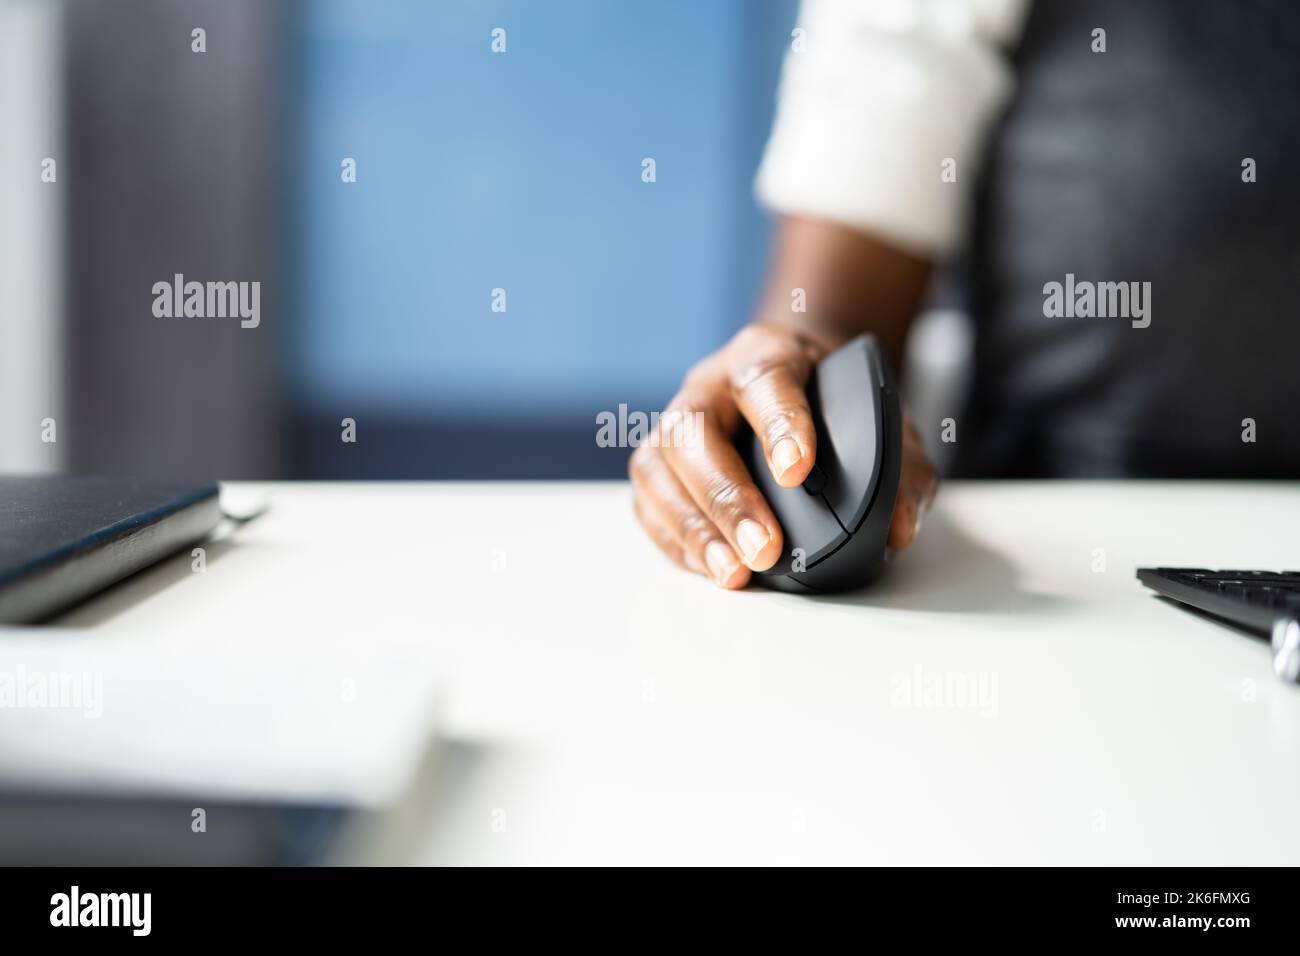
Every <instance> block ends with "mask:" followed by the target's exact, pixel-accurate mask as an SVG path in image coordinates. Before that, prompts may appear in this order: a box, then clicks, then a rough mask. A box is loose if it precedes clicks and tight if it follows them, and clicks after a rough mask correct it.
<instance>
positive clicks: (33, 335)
mask: <svg viewBox="0 0 1300 956" xmlns="http://www.w3.org/2000/svg"><path fill="white" fill-rule="evenodd" d="M62 8H63V4H62V3H61V2H59V0H0V471H3V472H10V473H12V472H20V471H22V472H31V471H50V470H56V469H58V468H59V466H60V464H61V460H62V456H61V455H60V454H59V448H60V445H59V443H58V442H56V443H55V444H45V443H43V442H42V441H41V421H42V419H45V418H54V419H55V420H56V423H57V429H58V431H57V432H56V434H57V437H58V438H59V439H60V441H62V440H63V439H64V427H65V425H66V424H67V423H66V422H64V420H63V418H62V416H61V414H60V413H61V409H62V391H63V389H62V335H61V328H60V326H61V311H60V300H61V290H62V286H63V281H64V275H63V264H62V261H61V255H62V243H61V232H62V225H63V223H62V214H63V211H62V200H63V192H62V191H63V189H64V178H65V174H66V171H67V169H68V165H67V164H68V163H69V162H70V161H71V159H70V157H67V156H65V155H63V152H62V149H61V142H60V140H61V128H60V127H61V118H62V116H61V114H62V108H61V102H60V99H61V93H60V74H61V62H60V47H59V40H60V20H61V13H62ZM45 157H52V158H53V159H54V160H55V161H56V163H57V174H58V180H59V181H58V182H56V183H53V184H46V183H43V182H41V161H42V160H43V159H44V158H45Z"/></svg>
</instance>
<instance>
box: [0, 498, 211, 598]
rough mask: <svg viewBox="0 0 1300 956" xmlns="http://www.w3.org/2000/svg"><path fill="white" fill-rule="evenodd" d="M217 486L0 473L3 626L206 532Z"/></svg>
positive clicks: (86, 593) (96, 587) (86, 592)
mask: <svg viewBox="0 0 1300 956" xmlns="http://www.w3.org/2000/svg"><path fill="white" fill-rule="evenodd" d="M217 491H218V489H217V485H216V484H215V483H208V484H188V483H181V482H150V481H136V480H134V479H130V478H94V477H71V476H51V477H26V478H7V477H3V476H0V624H28V623H33V622H36V621H40V620H43V619H45V618H48V617H50V616H52V615H54V614H56V613H58V612H59V611H62V610H65V609H66V608H69V607H71V606H72V605H73V604H76V603H77V602H78V601H81V600H84V599H85V598H87V597H90V595H92V594H94V593H96V592H97V591H100V590H103V589H104V588H106V587H108V586H109V585H110V584H113V583H115V582H117V581H120V580H122V579H123V578H125V577H128V576H129V575H132V574H134V573H135V572H137V571H139V570H141V569H142V568H145V567H148V566H149V565H151V564H153V563H154V562H156V561H158V560H160V559H162V558H165V557H167V556H168V555H169V554H172V553H173V552H175V551H178V550H179V549H181V548H184V547H186V546H187V545H191V544H193V543H194V542H196V541H198V540H200V539H202V538H203V537H205V536H206V535H208V534H209V533H210V532H211V531H212V530H213V529H214V528H215V527H216V526H217V524H218V522H220V520H221V505H220V501H219V499H218V494H217Z"/></svg>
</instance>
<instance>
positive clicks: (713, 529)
mask: <svg viewBox="0 0 1300 956" xmlns="http://www.w3.org/2000/svg"><path fill="white" fill-rule="evenodd" d="M929 274H930V264H929V263H928V262H925V261H924V260H921V259H917V258H915V257H913V256H910V255H908V254H906V253H904V252H901V251H899V250H897V249H894V248H892V247H890V246H888V245H885V244H883V243H881V242H878V241H876V240H875V239H872V238H871V237H869V236H867V235H865V234H863V233H860V232H857V231H855V230H852V229H848V228H845V227H842V226H837V225H831V224H829V223H822V222H814V221H810V220H802V219H786V220H783V221H782V223H781V225H780V227H779V228H778V231H777V240H776V246H775V253H774V256H773V261H772V265H771V269H770V270H769V278H768V284H767V289H766V292H765V293H764V296H763V300H762V303H761V304H760V307H759V309H758V312H757V314H756V316H755V320H754V322H753V324H751V325H749V326H747V327H746V328H744V329H742V330H741V331H740V332H739V333H737V335H736V336H735V337H734V338H733V339H732V340H731V341H730V342H728V343H727V344H726V345H725V346H723V347H722V348H721V349H720V350H719V351H717V352H715V353H713V354H712V355H710V356H708V357H706V358H705V359H704V360H703V361H701V362H699V363H698V364H697V365H695V367H694V368H692V369H691V370H690V372H688V373H687V375H686V379H685V381H684V382H683V383H682V387H681V389H680V391H678V393H677V395H676V396H675V397H674V398H673V400H672V401H671V402H670V403H669V405H668V407H667V409H665V417H666V419H667V420H672V419H671V418H669V413H682V414H686V415H695V414H696V413H699V415H700V418H699V419H698V420H700V421H702V423H703V428H702V429H701V430H700V432H699V433H698V434H694V433H693V434H692V440H690V441H685V442H673V441H663V442H659V443H657V444H659V445H660V446H661V447H655V445H656V442H654V441H651V442H646V443H645V444H643V445H641V447H639V448H638V449H637V450H636V452H634V453H633V455H632V460H631V464H630V465H629V473H630V475H631V478H632V488H633V494H634V499H635V508H636V514H637V518H638V519H639V520H640V522H641V525H642V527H643V528H644V529H645V531H646V533H647V534H648V535H649V536H650V537H651V539H653V540H654V542H655V543H656V544H657V545H658V546H659V548H660V549H661V550H662V551H663V552H664V553H665V554H666V555H668V557H669V558H670V559H672V560H673V561H674V562H676V563H677V564H678V565H680V566H681V567H683V568H686V569H688V570H690V571H694V572H696V573H698V574H703V575H706V576H707V577H709V578H711V579H712V580H713V581H714V582H715V583H716V584H718V585H719V586H720V587H724V588H733V589H734V588H743V587H744V586H745V585H746V584H747V583H749V578H750V573H751V571H765V570H767V569H768V568H770V567H772V565H773V564H775V563H776V561H777V559H778V558H779V557H780V555H781V553H782V551H783V549H784V541H783V538H782V534H781V527H780V525H779V524H777V521H776V518H775V517H774V516H773V514H772V511H771V509H770V508H769V507H768V506H767V502H766V501H765V500H764V499H763V495H762V493H761V492H760V491H759V490H758V488H757V487H755V485H754V482H753V480H752V479H751V478H750V476H749V473H748V471H747V470H746V469H745V466H744V464H743V463H742V462H741V460H740V456H739V455H738V454H737V453H736V451H735V449H734V448H733V447H732V436H733V435H734V434H735V431H736V428H737V427H738V426H739V424H740V421H741V417H742V416H743V417H744V419H745V420H746V421H748V422H749V424H750V425H751V426H752V427H753V429H754V432H755V434H757V435H759V436H761V437H762V440H763V447H764V450H765V452H766V457H767V463H768V467H769V468H771V469H772V475H773V477H775V478H776V480H777V482H778V483H779V484H781V485H782V486H784V487H787V488H793V487H796V486H797V485H799V484H801V483H802V482H803V480H804V479H805V478H807V477H808V472H809V471H810V470H811V469H812V465H813V462H814V461H815V460H816V455H817V436H816V432H815V430H814V428H813V424H812V419H811V417H810V414H809V409H808V401H807V399H806V397H805V395H804V386H805V384H806V383H807V381H808V375H809V373H810V372H811V371H812V368H813V366H814V365H816V364H817V362H818V361H819V360H820V359H821V358H822V356H824V355H826V354H828V353H829V352H831V351H833V350H834V349H835V348H837V347H838V346H839V345H841V344H843V343H844V342H847V341H848V340H849V339H851V338H853V337H854V336H856V335H859V334H861V333H863V332H871V333H874V334H875V335H876V336H877V337H878V338H879V339H880V342H881V345H882V347H883V348H884V350H885V353H886V354H887V355H888V356H889V358H890V361H892V362H893V363H894V365H895V367H898V364H899V360H900V359H901V357H902V350H903V342H904V341H905V340H906V337H907V330H908V327H909V326H910V324H911V322H912V319H913V318H914V316H915V315H916V312H917V309H918V308H919V306H920V303H921V298H922V296H923V294H924V292H925V287H926V284H927V281H928V279H929ZM796 288H798V289H803V290H804V293H805V298H806V302H807V311H806V312H799V313H796V312H793V311H792V309H791V302H792V296H791V293H792V290H794V289H796ZM694 420H696V419H692V421H694ZM937 486H938V479H937V478H936V476H935V472H934V468H933V467H932V466H931V465H930V462H929V460H928V459H927V458H926V457H925V453H924V452H923V451H922V450H921V444H920V441H919V438H918V436H917V434H916V430H915V428H913V427H912V424H911V423H910V422H908V421H906V420H905V421H904V425H903V462H902V473H901V477H900V479H899V487H898V496H897V498H896V500H895V502H894V514H893V520H892V523H891V525H890V529H889V546H890V547H891V548H896V549H901V548H906V547H907V546H908V545H909V544H911V543H912V540H913V539H914V538H915V537H916V533H917V530H918V529H919V527H920V523H921V516H922V514H923V513H924V512H925V510H926V509H927V508H928V507H929V505H930V503H931V501H932V500H933V499H934V494H935V490H936V488H937Z"/></svg>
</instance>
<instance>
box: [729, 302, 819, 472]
mask: <svg viewBox="0 0 1300 956" xmlns="http://www.w3.org/2000/svg"><path fill="white" fill-rule="evenodd" d="M728 350H729V351H731V352H732V353H733V356H734V362H733V365H732V368H733V371H732V372H731V374H730V377H729V382H728V384H729V385H730V387H731V394H732V396H733V397H734V399H735V401H736V405H737V407H738V408H739V409H740V411H741V414H743V415H744V416H745V420H746V421H748V422H749V424H750V426H751V427H752V428H753V429H754V433H755V434H756V435H758V437H759V439H760V440H761V441H762V443H763V452H764V454H765V455H766V457H767V465H768V468H770V469H771V470H772V477H774V478H775V479H776V481H777V483H778V484H780V485H781V486H783V487H785V488H793V487H795V486H797V485H799V484H801V483H802V482H803V480H804V479H805V478H807V477H808V472H809V471H810V470H811V469H812V465H813V459H814V457H815V455H816V453H817V432H816V429H815V428H814V427H813V421H812V412H811V411H810V410H809V408H808V398H807V396H806V395H805V394H804V388H805V386H806V384H807V382H808V375H809V373H810V372H811V371H812V366H813V363H814V361H815V358H816V357H815V356H814V354H813V352H812V348H811V346H809V345H806V344H805V343H803V342H801V341H800V340H799V339H797V338H795V337H793V336H791V335H790V334H789V333H788V332H783V331H776V330H772V329H768V328H765V327H763V326H750V327H749V328H748V329H746V330H745V331H743V332H741V333H740V334H739V335H737V336H736V338H735V340H734V341H733V342H732V344H731V345H730V346H729V347H728Z"/></svg>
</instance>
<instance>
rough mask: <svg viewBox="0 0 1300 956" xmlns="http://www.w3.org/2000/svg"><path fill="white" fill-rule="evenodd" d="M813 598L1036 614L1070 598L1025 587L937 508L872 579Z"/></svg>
mask: <svg viewBox="0 0 1300 956" xmlns="http://www.w3.org/2000/svg"><path fill="white" fill-rule="evenodd" d="M816 600H819V601H828V602H831V603H835V604H844V605H850V606H855V607H874V608H898V609H901V610H913V611H937V612H939V613H944V614H1019V613H1022V612H1023V613H1027V614H1042V613H1044V612H1049V611H1051V610H1053V609H1054V608H1059V607H1064V606H1066V605H1067V604H1069V603H1070V602H1069V601H1068V599H1066V598H1062V597H1057V596H1055V595H1050V594H1038V593H1035V592H1033V591H1026V590H1025V589H1024V588H1022V587H1021V586H1020V583H1019V582H1018V580H1017V574H1016V569H1015V567H1014V566H1013V565H1012V564H1011V562H1010V561H1008V560H1007V559H1006V558H1005V557H1003V556H1002V555H1001V554H999V553H998V552H996V551H993V550H991V549H989V548H987V547H985V546H984V545H982V544H980V543H979V542H978V541H976V540H975V539H974V538H972V537H970V536H969V535H968V534H966V532H964V531H963V530H962V529H961V528H960V527H958V526H957V525H956V524H954V523H953V522H952V520H951V519H950V518H949V517H948V515H947V514H946V513H945V512H944V511H943V510H942V508H940V509H938V510H936V511H933V512H931V513H930V515H928V516H927V518H926V523H925V529H924V533H922V534H921V535H920V537H918V538H917V539H916V543H915V544H913V545H912V547H910V548H908V550H907V551H905V552H902V553H899V554H896V555H894V557H893V565H892V567H890V568H889V569H888V570H887V571H886V572H885V574H884V576H883V577H881V578H880V580H879V581H877V582H876V584H874V585H872V586H871V587H869V588H866V589H865V590H862V591H856V592H853V593H851V594H834V595H825V596H821V597H818V598H817V599H816Z"/></svg>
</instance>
